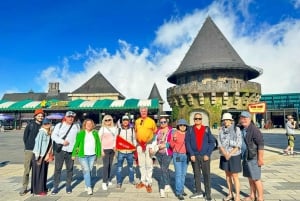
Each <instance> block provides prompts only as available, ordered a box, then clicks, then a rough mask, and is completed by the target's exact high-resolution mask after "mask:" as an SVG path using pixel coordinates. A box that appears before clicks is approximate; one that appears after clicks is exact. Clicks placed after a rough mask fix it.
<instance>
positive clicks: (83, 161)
mask: <svg viewBox="0 0 300 201" xmlns="http://www.w3.org/2000/svg"><path fill="white" fill-rule="evenodd" d="M78 161H79V163H80V165H81V169H82V173H83V178H84V183H85V187H91V174H90V168H89V164H88V158H87V157H83V158H78Z"/></svg>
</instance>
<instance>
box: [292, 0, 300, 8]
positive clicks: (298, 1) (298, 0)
mask: <svg viewBox="0 0 300 201" xmlns="http://www.w3.org/2000/svg"><path fill="white" fill-rule="evenodd" d="M292 4H293V5H294V8H296V9H298V8H300V0H292Z"/></svg>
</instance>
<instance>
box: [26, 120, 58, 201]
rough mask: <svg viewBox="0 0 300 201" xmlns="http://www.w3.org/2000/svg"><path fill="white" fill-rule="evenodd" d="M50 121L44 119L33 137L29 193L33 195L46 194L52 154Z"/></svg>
mask: <svg viewBox="0 0 300 201" xmlns="http://www.w3.org/2000/svg"><path fill="white" fill-rule="evenodd" d="M51 126H52V124H51V121H50V120H49V119H46V118H45V119H44V120H43V122H42V126H41V128H40V129H39V132H38V134H37V136H36V138H35V144H34V148H33V151H32V152H33V156H32V177H31V193H32V194H34V195H39V196H45V195H47V192H48V189H47V186H46V184H47V175H48V166H49V162H50V161H52V159H51V160H49V155H52V156H53V149H52V142H51Z"/></svg>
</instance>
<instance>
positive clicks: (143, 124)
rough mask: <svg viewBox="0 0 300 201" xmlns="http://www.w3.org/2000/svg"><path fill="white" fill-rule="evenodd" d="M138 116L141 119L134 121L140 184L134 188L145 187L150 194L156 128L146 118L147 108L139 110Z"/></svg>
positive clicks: (152, 122)
mask: <svg viewBox="0 0 300 201" xmlns="http://www.w3.org/2000/svg"><path fill="white" fill-rule="evenodd" d="M140 115H141V117H140V118H138V119H137V120H136V121H135V132H136V140H137V153H138V160H139V167H140V172H141V180H140V183H138V184H137V185H136V188H138V189H139V188H143V187H146V190H147V192H148V193H151V192H152V171H153V162H152V155H153V154H154V152H153V149H152V142H153V137H154V133H155V132H156V130H157V127H156V124H155V122H154V120H153V119H151V118H150V117H148V108H146V107H142V108H140Z"/></svg>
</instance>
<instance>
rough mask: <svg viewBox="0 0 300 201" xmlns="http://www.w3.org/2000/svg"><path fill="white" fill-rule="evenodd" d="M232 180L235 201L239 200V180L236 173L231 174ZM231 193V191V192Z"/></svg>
mask: <svg viewBox="0 0 300 201" xmlns="http://www.w3.org/2000/svg"><path fill="white" fill-rule="evenodd" d="M232 178H233V182H234V186H235V200H236V201H239V200H240V180H239V174H238V173H232ZM231 192H232V191H231Z"/></svg>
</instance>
